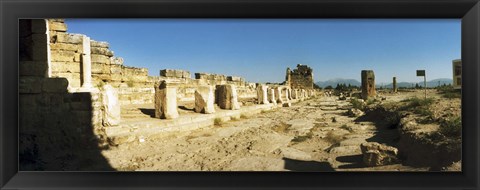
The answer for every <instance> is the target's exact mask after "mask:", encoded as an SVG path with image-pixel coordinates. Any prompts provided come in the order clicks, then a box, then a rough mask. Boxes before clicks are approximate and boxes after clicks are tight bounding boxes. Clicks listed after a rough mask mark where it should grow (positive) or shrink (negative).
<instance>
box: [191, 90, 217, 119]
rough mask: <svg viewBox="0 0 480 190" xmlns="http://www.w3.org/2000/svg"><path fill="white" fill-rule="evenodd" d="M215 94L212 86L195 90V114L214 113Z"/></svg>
mask: <svg viewBox="0 0 480 190" xmlns="http://www.w3.org/2000/svg"><path fill="white" fill-rule="evenodd" d="M214 103H215V94H214V89H213V87H212V86H199V87H197V88H196V89H195V112H197V113H207V114H209V113H215V107H214Z"/></svg>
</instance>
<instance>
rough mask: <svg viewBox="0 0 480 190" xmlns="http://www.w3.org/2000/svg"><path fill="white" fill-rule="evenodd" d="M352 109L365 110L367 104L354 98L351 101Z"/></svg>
mask: <svg viewBox="0 0 480 190" xmlns="http://www.w3.org/2000/svg"><path fill="white" fill-rule="evenodd" d="M350 103H351V104H352V107H353V108H355V109H359V110H363V109H364V108H365V104H364V103H363V102H361V101H360V100H358V99H356V98H352V99H351V100H350Z"/></svg>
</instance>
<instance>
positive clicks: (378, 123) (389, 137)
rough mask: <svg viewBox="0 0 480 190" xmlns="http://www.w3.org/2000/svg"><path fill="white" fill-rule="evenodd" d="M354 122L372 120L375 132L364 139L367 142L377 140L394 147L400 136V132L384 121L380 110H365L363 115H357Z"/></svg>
mask: <svg viewBox="0 0 480 190" xmlns="http://www.w3.org/2000/svg"><path fill="white" fill-rule="evenodd" d="M354 122H373V124H374V126H375V128H376V132H375V133H374V136H372V137H370V138H368V139H366V141H367V142H378V143H383V144H386V145H388V146H393V147H396V146H397V143H398V140H399V138H400V133H399V131H398V130H397V129H396V128H392V127H391V124H389V123H388V122H386V121H385V118H384V113H382V111H380V110H378V109H377V110H373V111H369V112H366V113H365V115H363V116H360V117H358V118H357V119H355V120H354Z"/></svg>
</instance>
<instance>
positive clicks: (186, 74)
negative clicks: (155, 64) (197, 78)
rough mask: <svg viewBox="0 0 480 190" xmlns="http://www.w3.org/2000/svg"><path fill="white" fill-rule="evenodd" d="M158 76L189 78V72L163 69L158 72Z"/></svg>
mask: <svg viewBox="0 0 480 190" xmlns="http://www.w3.org/2000/svg"><path fill="white" fill-rule="evenodd" d="M160 76H162V77H174V78H190V72H188V71H184V70H175V69H163V70H160Z"/></svg>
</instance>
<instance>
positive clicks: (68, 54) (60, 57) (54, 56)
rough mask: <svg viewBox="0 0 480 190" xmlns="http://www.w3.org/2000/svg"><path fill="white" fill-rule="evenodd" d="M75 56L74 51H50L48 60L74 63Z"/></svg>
mask: <svg viewBox="0 0 480 190" xmlns="http://www.w3.org/2000/svg"><path fill="white" fill-rule="evenodd" d="M75 54H76V53H75V52H74V51H66V50H56V51H53V50H52V51H51V56H50V58H51V61H52V62H74V61H75V60H74V58H75Z"/></svg>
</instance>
